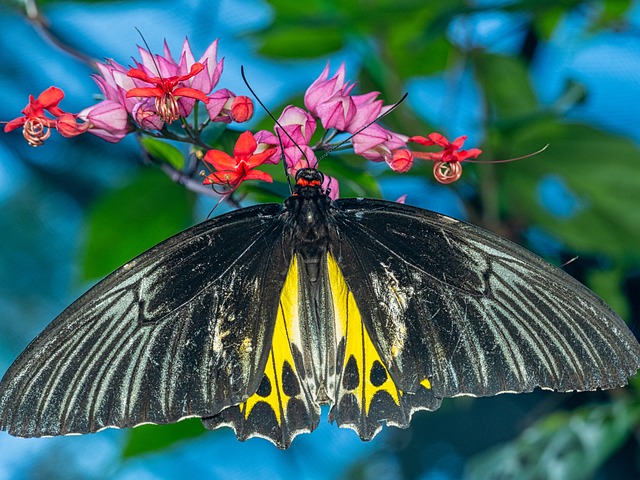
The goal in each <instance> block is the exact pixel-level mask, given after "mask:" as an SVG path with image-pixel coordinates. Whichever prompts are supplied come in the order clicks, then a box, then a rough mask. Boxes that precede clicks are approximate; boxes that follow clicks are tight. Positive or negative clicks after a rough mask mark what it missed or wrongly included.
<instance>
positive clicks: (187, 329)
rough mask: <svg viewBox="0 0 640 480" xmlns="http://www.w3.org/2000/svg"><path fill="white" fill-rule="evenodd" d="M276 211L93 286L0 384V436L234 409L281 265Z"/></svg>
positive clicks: (242, 216)
mask: <svg viewBox="0 0 640 480" xmlns="http://www.w3.org/2000/svg"><path fill="white" fill-rule="evenodd" d="M281 210H282V207H281V206H278V205H269V206H260V207H255V208H249V209H245V210H241V211H237V212H234V213H231V214H228V215H225V216H222V217H219V218H216V219H213V220H210V221H209V222H205V223H203V224H200V225H198V226H195V227H193V228H191V229H189V230H186V231H184V232H182V233H181V234H178V235H176V236H175V237H173V238H171V239H169V240H167V241H166V242H163V243H161V244H159V245H158V246H156V247H154V248H153V249H151V250H149V251H147V252H145V253H144V254H142V255H141V256H139V257H137V258H136V259H135V260H133V261H131V262H129V263H128V264H126V265H125V266H123V267H121V268H120V269H118V270H117V271H116V272H114V273H113V274H112V275H110V276H109V277H107V278H106V279H105V280H103V281H102V282H100V283H99V284H98V285H96V286H95V287H94V288H93V289H91V290H90V291H89V292H87V293H86V294H85V295H84V296H82V297H81V298H80V299H78V300H77V301H76V302H75V303H74V304H72V305H71V306H70V307H69V308H68V309H67V310H65V311H64V312H63V313H62V314H61V315H60V316H59V317H58V318H56V320H54V321H53V322H52V323H51V324H50V325H49V326H48V327H47V328H46V329H45V330H44V331H43V332H42V333H41V334H40V335H38V337H36V338H35V339H34V340H33V342H31V344H30V345H29V346H28V347H27V349H26V350H25V351H24V352H23V353H22V354H21V355H20V357H19V358H18V359H17V360H16V362H15V363H14V364H13V365H12V366H11V368H10V369H9V371H8V372H7V373H6V374H5V376H4V378H3V379H2V383H1V384H0V428H2V429H5V430H9V432H10V433H12V434H14V435H18V436H27V437H30V436H42V435H60V434H69V433H87V432H94V431H97V430H100V429H102V428H104V427H108V426H117V427H128V426H133V425H137V424H140V423H145V422H152V423H169V422H175V421H177V420H179V419H181V418H184V417H188V416H207V415H213V414H215V413H217V412H219V411H220V410H221V409H222V408H224V407H226V406H228V405H232V404H235V403H239V402H240V401H242V400H244V399H246V398H247V396H249V395H250V394H251V393H253V391H255V390H256V389H257V388H258V384H259V382H260V380H261V378H262V372H263V371H264V364H265V363H266V356H267V354H268V352H269V349H270V341H271V333H272V331H273V324H274V321H275V312H276V310H277V308H278V301H277V299H278V296H279V293H280V290H281V288H282V284H283V283H284V277H285V275H286V266H287V265H288V264H289V261H290V259H289V258H286V253H285V252H286V251H287V249H283V248H282V243H283V239H282V236H283V235H282V222H280V221H279V216H280V212H281ZM289 250H290V249H289Z"/></svg>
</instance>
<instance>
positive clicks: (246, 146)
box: [233, 130, 258, 160]
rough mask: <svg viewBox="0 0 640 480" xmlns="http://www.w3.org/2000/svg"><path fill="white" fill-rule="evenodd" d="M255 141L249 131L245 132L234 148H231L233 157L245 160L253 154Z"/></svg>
mask: <svg viewBox="0 0 640 480" xmlns="http://www.w3.org/2000/svg"><path fill="white" fill-rule="evenodd" d="M257 146H258V144H257V143H256V139H255V138H253V134H252V133H251V132H250V131H248V130H247V131H246V132H244V133H242V134H241V135H240V137H239V138H238V141H237V142H236V146H235V147H234V148H233V156H234V157H236V158H237V159H242V160H246V159H247V158H249V155H251V154H252V153H253V152H255V151H256V147H257Z"/></svg>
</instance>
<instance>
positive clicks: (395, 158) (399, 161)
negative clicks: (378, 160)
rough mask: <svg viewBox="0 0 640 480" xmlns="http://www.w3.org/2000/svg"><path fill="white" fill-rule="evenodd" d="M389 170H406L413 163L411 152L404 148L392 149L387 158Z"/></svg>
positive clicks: (401, 171) (400, 171)
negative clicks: (389, 156)
mask: <svg viewBox="0 0 640 480" xmlns="http://www.w3.org/2000/svg"><path fill="white" fill-rule="evenodd" d="M387 163H388V164H389V166H390V167H391V170H393V171H394V172H398V173H405V172H408V171H409V170H410V169H411V167H412V165H413V154H412V153H411V152H410V151H409V150H406V149H404V148H401V149H398V150H394V151H393V152H392V156H391V158H390V159H388V160H387Z"/></svg>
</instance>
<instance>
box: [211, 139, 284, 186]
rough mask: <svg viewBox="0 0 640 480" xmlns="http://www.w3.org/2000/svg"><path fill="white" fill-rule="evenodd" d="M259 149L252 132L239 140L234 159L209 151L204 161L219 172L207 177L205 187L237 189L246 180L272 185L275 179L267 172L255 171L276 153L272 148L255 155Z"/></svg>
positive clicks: (220, 152) (217, 151)
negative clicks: (260, 181) (222, 186)
mask: <svg viewBox="0 0 640 480" xmlns="http://www.w3.org/2000/svg"><path fill="white" fill-rule="evenodd" d="M257 148H258V144H257V143H256V140H255V138H253V134H252V133H251V132H248V131H247V132H244V133H243V134H242V135H240V138H238V141H237V142H236V146H235V147H234V149H233V157H232V156H230V155H228V154H227V153H225V152H223V151H220V150H209V151H208V152H207V153H206V154H205V156H204V161H205V162H207V163H209V164H210V165H212V166H213V167H214V168H215V169H216V170H217V171H215V172H213V173H211V174H209V175H207V177H206V178H205V179H204V184H205V185H210V184H212V183H216V184H218V185H228V186H230V187H231V188H236V187H237V186H238V185H240V184H241V183H242V182H244V181H245V180H263V181H265V182H269V183H271V182H272V181H273V179H272V178H271V175H269V174H268V173H266V172H261V171H259V170H255V168H256V167H259V166H260V165H262V164H263V163H265V162H266V161H267V160H268V159H269V158H270V157H271V155H273V154H274V152H275V151H276V149H275V148H270V149H268V150H265V151H263V152H261V153H255V151H256V149H257Z"/></svg>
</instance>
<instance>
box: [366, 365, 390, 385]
mask: <svg viewBox="0 0 640 480" xmlns="http://www.w3.org/2000/svg"><path fill="white" fill-rule="evenodd" d="M388 378H389V375H388V374H387V369H386V368H384V365H382V363H380V362H379V361H378V360H376V361H375V362H373V366H372V367H371V371H370V372H369V381H370V382H371V384H372V385H373V386H374V387H381V386H382V385H384V383H385V382H386V381H387V379H388Z"/></svg>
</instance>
